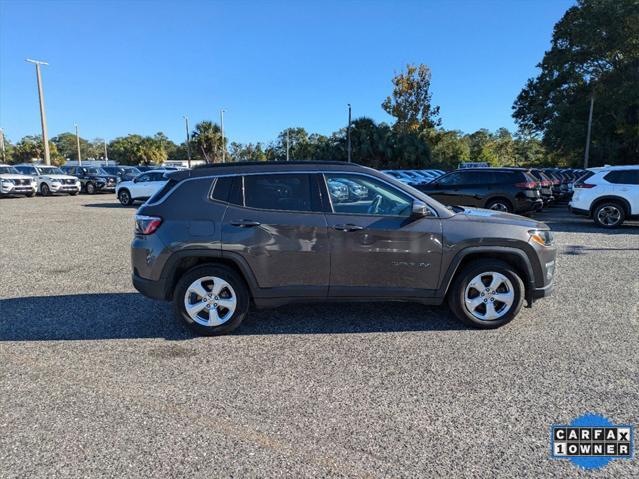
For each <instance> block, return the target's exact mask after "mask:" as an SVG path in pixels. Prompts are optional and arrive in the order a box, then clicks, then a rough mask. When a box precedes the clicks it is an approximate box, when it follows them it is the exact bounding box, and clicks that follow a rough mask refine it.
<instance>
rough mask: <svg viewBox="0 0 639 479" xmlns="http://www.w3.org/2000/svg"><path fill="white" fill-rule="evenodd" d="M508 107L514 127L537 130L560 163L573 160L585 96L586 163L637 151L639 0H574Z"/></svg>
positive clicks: (581, 135) (581, 136)
mask: <svg viewBox="0 0 639 479" xmlns="http://www.w3.org/2000/svg"><path fill="white" fill-rule="evenodd" d="M538 67H539V68H540V70H541V71H540V73H539V75H538V76H537V77H536V78H531V79H529V80H528V82H527V84H526V86H525V87H524V89H523V90H522V91H521V93H520V94H519V96H518V97H517V99H516V101H515V103H514V105H513V110H514V113H513V117H514V118H515V120H516V121H517V123H518V125H519V127H520V128H522V129H523V130H525V131H528V132H532V133H533V134H542V135H543V143H544V145H545V146H546V148H547V149H548V150H549V151H551V152H552V154H553V156H554V157H557V158H558V159H559V161H562V162H563V163H572V164H579V163H581V160H582V158H583V153H584V148H585V144H586V128H587V120H588V113H589V106H590V99H591V96H594V99H595V107H594V114H593V124H592V141H591V150H590V151H591V162H590V163H591V165H601V164H604V163H611V164H613V163H622V164H623V163H636V161H637V157H639V1H637V0H614V1H613V0H578V1H577V5H576V6H574V7H572V8H569V9H568V10H567V11H566V13H565V14H564V16H563V18H562V19H561V20H560V21H559V22H558V23H557V24H556V25H555V28H554V32H553V36H552V43H551V48H550V50H549V51H547V52H546V53H545V55H544V57H543V60H542V61H541V63H540V64H539V65H538Z"/></svg>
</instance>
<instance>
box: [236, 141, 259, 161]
mask: <svg viewBox="0 0 639 479" xmlns="http://www.w3.org/2000/svg"><path fill="white" fill-rule="evenodd" d="M229 150H230V151H229V156H230V158H231V161H266V152H265V151H264V149H263V147H262V144H261V143H255V144H253V143H248V144H246V145H242V144H241V143H236V142H232V143H231V145H230V148H229Z"/></svg>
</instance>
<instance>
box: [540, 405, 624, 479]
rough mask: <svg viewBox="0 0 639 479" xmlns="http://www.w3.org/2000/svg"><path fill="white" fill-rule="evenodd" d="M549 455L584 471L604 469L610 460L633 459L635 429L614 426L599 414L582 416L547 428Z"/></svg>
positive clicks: (622, 425)
mask: <svg viewBox="0 0 639 479" xmlns="http://www.w3.org/2000/svg"><path fill="white" fill-rule="evenodd" d="M550 453H551V456H552V457H553V458H555V459H568V460H570V461H572V462H573V463H574V464H575V465H577V466H580V467H583V468H585V469H598V468H600V467H604V466H605V465H606V464H608V463H609V462H610V461H612V460H613V459H632V458H633V455H634V427H633V426H631V425H627V424H613V423H612V422H611V421H610V420H609V419H607V418H606V417H604V416H600V415H598V414H585V415H583V416H580V417H578V418H576V419H574V420H573V421H572V422H571V423H570V424H555V425H553V426H552V427H551V429H550Z"/></svg>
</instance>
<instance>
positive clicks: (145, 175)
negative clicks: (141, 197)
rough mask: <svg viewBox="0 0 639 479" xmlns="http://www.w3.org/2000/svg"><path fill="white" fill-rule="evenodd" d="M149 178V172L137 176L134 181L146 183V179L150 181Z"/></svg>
mask: <svg viewBox="0 0 639 479" xmlns="http://www.w3.org/2000/svg"><path fill="white" fill-rule="evenodd" d="M150 180H151V174H150V173H145V174H143V175H140V176H138V179H137V181H136V183H146V182H147V181H150Z"/></svg>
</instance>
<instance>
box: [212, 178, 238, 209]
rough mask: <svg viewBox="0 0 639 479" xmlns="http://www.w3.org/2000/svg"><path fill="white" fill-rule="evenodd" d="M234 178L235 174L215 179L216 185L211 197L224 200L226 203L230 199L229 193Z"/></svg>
mask: <svg viewBox="0 0 639 479" xmlns="http://www.w3.org/2000/svg"><path fill="white" fill-rule="evenodd" d="M234 179H235V177H234V176H222V177H221V178H218V179H217V180H215V186H214V187H213V193H212V194H211V198H212V199H214V200H217V201H224V202H225V203H226V202H227V201H228V200H229V193H230V192H231V185H232V184H233V180H234ZM240 198H241V196H240Z"/></svg>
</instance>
